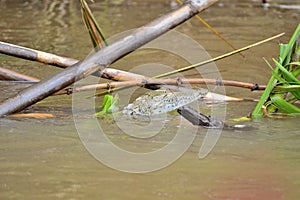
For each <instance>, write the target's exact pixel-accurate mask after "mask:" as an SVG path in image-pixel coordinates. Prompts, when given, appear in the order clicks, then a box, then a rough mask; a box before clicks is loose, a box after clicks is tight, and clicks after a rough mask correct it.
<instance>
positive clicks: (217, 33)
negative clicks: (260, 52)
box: [176, 0, 245, 57]
mask: <svg viewBox="0 0 300 200" xmlns="http://www.w3.org/2000/svg"><path fill="white" fill-rule="evenodd" d="M176 1H177V3H179V4H182V1H181V0H176ZM195 17H196V19H197V20H198V21H200V22H201V23H202V24H204V26H206V28H208V29H209V30H210V31H211V32H212V33H214V34H215V35H216V36H217V37H219V38H220V39H221V40H223V41H224V42H225V43H226V44H227V45H228V46H230V47H231V48H232V49H233V50H237V48H235V47H234V46H233V44H231V43H230V42H229V41H228V40H226V39H225V38H224V37H223V36H222V35H221V33H219V32H218V31H217V30H216V29H214V28H213V27H212V26H211V25H209V23H207V22H206V21H205V20H204V19H203V18H201V17H200V16H199V15H195ZM239 54H240V55H241V56H243V57H245V56H244V55H243V54H242V53H241V52H240V53H239Z"/></svg>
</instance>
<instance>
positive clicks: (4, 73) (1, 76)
mask: <svg viewBox="0 0 300 200" xmlns="http://www.w3.org/2000/svg"><path fill="white" fill-rule="evenodd" d="M0 80H10V81H30V82H38V81H40V79H38V78H35V77H32V76H28V75H25V74H20V73H18V72H15V71H12V70H9V69H5V68H3V67H0Z"/></svg>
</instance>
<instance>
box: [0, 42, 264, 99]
mask: <svg viewBox="0 0 300 200" xmlns="http://www.w3.org/2000/svg"><path fill="white" fill-rule="evenodd" d="M0 53H2V54H6V55H10V56H14V57H19V58H23V59H29V60H33V61H38V62H41V63H44V64H49V65H53V66H57V67H60V68H66V67H69V66H70V65H71V64H72V63H73V64H75V63H77V62H79V61H78V60H75V59H72V58H67V57H62V56H58V55H55V54H51V53H47V52H43V51H39V50H35V49H30V48H27V47H22V46H18V45H14V44H9V43H5V42H1V41H0ZM101 72H102V74H101V73H99V72H95V73H94V75H96V76H101V77H102V78H106V79H110V80H114V81H126V82H110V83H106V84H97V85H91V86H83V87H80V88H74V89H73V88H68V89H64V90H62V91H59V92H57V94H71V93H73V92H76V91H85V90H93V89H106V88H108V89H113V88H117V87H124V86H134V85H137V86H143V87H147V85H151V84H155V85H159V84H170V85H175V84H178V80H176V79H175V80H174V79H173V80H172V79H163V80H161V79H151V78H149V77H146V76H143V75H140V74H135V73H131V72H126V71H122V70H118V69H113V68H105V69H103V70H102V71H101ZM1 75H2V74H1V68H0V76H1ZM179 81H180V82H182V84H185V83H188V84H212V85H224V86H234V87H241V88H247V89H250V90H264V89H265V85H258V84H256V83H245V82H239V81H230V80H214V79H199V78H196V79H181V80H179Z"/></svg>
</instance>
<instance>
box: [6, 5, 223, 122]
mask: <svg viewBox="0 0 300 200" xmlns="http://www.w3.org/2000/svg"><path fill="white" fill-rule="evenodd" d="M215 2H217V0H189V1H187V2H186V3H184V4H182V5H181V6H180V7H178V8H177V9H174V10H172V11H171V12H169V13H167V14H165V15H163V16H161V17H159V18H157V19H155V20H153V21H152V22H150V23H148V24H146V25H145V26H142V27H140V28H138V29H136V30H135V31H134V32H133V33H132V34H131V35H129V36H127V37H125V38H123V39H120V40H118V41H117V42H115V43H113V44H112V45H110V46H108V47H106V48H104V49H102V50H100V51H98V52H96V53H94V54H92V55H90V56H88V57H87V58H86V59H84V60H83V61H81V62H78V63H76V64H74V65H72V66H71V67H68V68H67V69H65V70H63V71H62V72H60V73H57V74H55V75H54V76H52V77H50V78H47V79H45V80H43V81H41V82H39V83H37V84H35V85H33V86H31V87H29V88H27V89H25V90H23V91H22V92H20V93H19V94H18V95H17V96H14V97H12V98H10V99H7V100H6V101H4V102H3V103H2V104H1V105H0V116H1V117H3V116H6V115H9V114H12V113H15V112H18V111H21V110H23V109H24V108H26V107H28V106H30V105H32V104H34V103H36V102H38V101H40V100H42V99H44V98H46V97H48V96H49V95H51V94H53V93H55V92H57V91H59V90H61V89H62V88H65V87H67V86H69V85H71V84H72V83H74V82H76V81H78V80H80V79H83V78H85V77H87V76H89V75H91V74H92V73H94V72H96V71H98V70H101V69H103V68H105V67H108V66H109V65H110V64H112V63H113V62H115V61H116V60H118V59H120V58H122V57H123V56H125V55H127V54H128V53H130V52H132V51H134V50H135V49H137V48H139V47H141V46H142V45H144V44H146V43H147V42H149V41H151V40H153V39H155V38H157V37H158V36H160V35H162V34H163V33H165V32H167V31H168V30H170V29H172V28H174V27H176V26H177V25H179V24H181V23H183V22H184V21H186V20H187V19H189V18H191V17H192V16H194V15H195V14H197V13H199V12H200V11H202V10H204V9H206V8H207V7H209V6H211V5H212V4H213V3H215Z"/></svg>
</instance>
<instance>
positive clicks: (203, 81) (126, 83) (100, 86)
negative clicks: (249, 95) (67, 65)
mask: <svg viewBox="0 0 300 200" xmlns="http://www.w3.org/2000/svg"><path fill="white" fill-rule="evenodd" d="M162 84H166V85H180V84H212V85H225V86H235V87H242V88H247V89H251V90H264V89H265V88H266V86H265V85H258V84H252V83H245V82H239V81H227V80H218V79H217V80H216V79H201V78H190V79H150V80H146V79H145V80H141V81H124V82H110V83H101V84H94V85H85V86H81V87H74V88H67V89H64V90H61V91H58V92H56V93H55V95H62V94H72V93H74V92H81V91H88V90H95V89H113V88H118V87H128V86H140V87H145V86H146V85H162Z"/></svg>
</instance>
